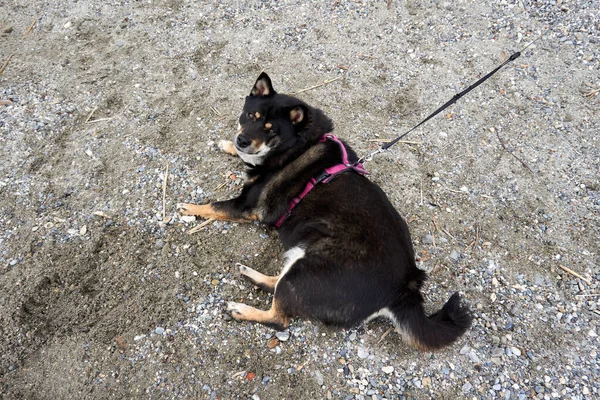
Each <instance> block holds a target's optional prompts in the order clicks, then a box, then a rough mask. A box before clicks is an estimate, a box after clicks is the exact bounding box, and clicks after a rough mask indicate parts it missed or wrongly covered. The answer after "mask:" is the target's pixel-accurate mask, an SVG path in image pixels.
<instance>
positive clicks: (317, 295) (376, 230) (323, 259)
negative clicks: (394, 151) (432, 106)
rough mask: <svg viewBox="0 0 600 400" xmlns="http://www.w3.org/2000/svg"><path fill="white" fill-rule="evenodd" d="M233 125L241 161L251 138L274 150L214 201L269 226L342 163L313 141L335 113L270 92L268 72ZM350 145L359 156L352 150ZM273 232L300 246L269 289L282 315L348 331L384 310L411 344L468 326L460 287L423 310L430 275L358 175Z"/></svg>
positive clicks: (334, 185) (382, 200) (306, 204)
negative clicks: (237, 190) (228, 196)
mask: <svg viewBox="0 0 600 400" xmlns="http://www.w3.org/2000/svg"><path fill="white" fill-rule="evenodd" d="M239 122H240V125H241V127H242V131H241V133H239V135H238V137H236V147H237V145H238V144H240V145H241V146H242V148H238V154H239V153H240V152H241V153H242V154H240V156H241V157H242V159H244V155H245V154H244V151H245V148H244V146H245V145H247V144H248V143H254V144H256V146H255V147H256V148H258V147H259V145H260V144H261V143H262V144H264V145H265V146H266V147H267V148H270V150H269V151H268V153H267V154H266V155H265V156H264V157H263V158H262V159H260V161H259V162H254V163H248V171H247V173H248V183H247V184H246V185H245V186H244V188H243V190H242V193H241V195H240V196H239V197H237V198H235V199H232V200H228V201H224V202H218V203H214V204H213V206H214V208H215V209H217V210H223V211H225V212H227V213H228V214H229V215H231V216H234V217H235V216H242V215H244V213H246V214H247V213H257V214H258V216H259V218H258V219H259V220H261V221H263V222H264V223H266V224H269V225H274V224H275V222H276V221H277V220H278V219H279V218H280V217H281V215H283V214H284V213H285V212H286V210H287V208H288V205H289V203H290V200H291V199H292V198H294V197H296V196H297V195H298V194H299V193H300V192H301V191H302V190H303V189H304V187H305V185H306V183H307V182H308V180H309V179H310V178H311V177H314V176H317V175H318V174H319V173H320V172H322V171H323V170H324V169H325V168H327V167H330V166H333V165H335V164H339V163H340V162H341V150H340V148H339V146H338V145H337V144H336V143H334V142H331V141H326V142H319V138H321V136H322V135H323V134H326V133H330V132H332V130H333V124H332V122H331V120H330V119H329V118H328V117H327V116H326V115H325V114H324V113H323V112H322V111H321V110H319V109H317V108H314V107H311V106H309V105H308V104H306V103H304V102H303V101H301V100H298V99H296V98H294V97H291V96H286V95H281V94H278V93H276V92H275V90H274V89H273V87H272V84H271V80H270V79H269V77H268V76H267V75H266V74H264V73H263V74H261V76H259V78H258V80H257V83H256V84H255V87H254V88H253V89H252V91H251V94H250V96H248V97H247V98H246V102H245V105H244V110H243V112H242V114H241V116H240V119H239ZM346 148H347V150H348V154H349V159H350V160H351V161H356V160H357V156H356V153H355V152H354V151H353V150H352V149H351V148H350V146H348V145H346ZM248 149H249V150H248V151H254V150H256V149H255V148H250V147H248ZM248 159H249V158H246V160H248ZM279 235H280V238H281V241H282V242H283V246H284V248H285V249H286V250H288V249H291V248H293V247H296V246H300V247H301V248H303V249H304V252H305V254H304V257H302V258H300V259H299V260H298V261H296V262H295V263H294V264H293V266H292V267H291V268H290V269H289V271H288V272H287V273H286V274H284V275H283V276H282V277H281V279H280V280H279V282H278V284H277V287H276V290H275V295H274V301H276V302H277V303H278V305H279V307H280V309H281V310H282V311H283V312H284V313H285V315H287V316H300V317H304V318H310V319H315V320H319V321H321V322H323V323H325V324H329V325H335V326H340V327H345V328H348V327H352V326H355V325H358V324H360V323H361V322H363V321H364V320H365V319H367V318H368V317H369V316H371V315H373V314H375V313H377V312H379V311H381V310H382V309H387V310H389V312H390V313H391V314H392V315H393V319H394V320H395V322H396V323H397V325H398V326H399V328H400V330H401V331H402V332H403V333H404V334H405V335H407V336H408V339H409V340H410V341H412V342H413V344H415V345H416V347H419V348H422V349H431V350H432V349H438V348H440V347H443V346H445V345H448V344H450V343H452V342H454V341H455V340H456V339H457V338H458V337H459V336H460V335H462V334H463V333H464V332H465V331H466V330H467V329H468V328H469V326H470V324H471V316H470V314H469V310H468V307H466V306H461V305H460V297H459V295H458V293H455V294H454V295H453V296H452V297H451V298H450V300H449V301H448V302H447V303H446V305H444V307H443V308H442V309H441V310H439V311H438V312H436V313H435V314H433V315H431V316H429V317H427V316H426V315H425V313H424V311H423V306H422V304H423V298H422V296H421V294H420V293H419V289H420V287H421V285H422V283H423V281H424V280H425V279H426V275H425V273H424V272H423V271H421V270H419V269H418V268H417V267H416V264H415V255H414V250H413V247H412V242H411V238H410V233H409V230H408V226H407V224H406V222H405V221H404V220H403V219H402V217H401V216H400V214H399V213H398V212H397V211H396V210H395V209H394V207H393V206H392V204H391V203H390V201H389V200H388V198H387V197H386V195H385V193H383V191H382V190H381V189H380V188H379V187H378V186H377V185H376V184H374V183H373V182H371V181H370V180H369V179H368V178H366V177H364V176H361V175H359V174H357V173H354V172H346V173H342V174H340V175H338V176H337V177H335V178H334V179H332V180H331V181H330V182H328V183H322V184H318V185H317V186H316V187H315V188H314V189H313V190H312V191H311V192H310V193H309V194H308V195H307V196H306V197H305V198H304V199H303V200H302V201H301V202H300V204H299V205H298V206H297V207H295V208H294V209H293V211H292V213H291V216H290V217H289V218H288V219H287V220H286V221H285V222H284V224H283V225H282V226H281V228H280V229H279Z"/></svg>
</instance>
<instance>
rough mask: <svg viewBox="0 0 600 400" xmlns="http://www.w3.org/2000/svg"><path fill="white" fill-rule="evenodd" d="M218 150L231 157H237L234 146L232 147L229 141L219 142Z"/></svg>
mask: <svg viewBox="0 0 600 400" xmlns="http://www.w3.org/2000/svg"><path fill="white" fill-rule="evenodd" d="M219 149H220V150H221V151H222V152H223V153H225V154H229V155H232V156H237V155H238V153H237V150H236V149H235V146H234V145H233V142H232V141H231V140H221V141H219Z"/></svg>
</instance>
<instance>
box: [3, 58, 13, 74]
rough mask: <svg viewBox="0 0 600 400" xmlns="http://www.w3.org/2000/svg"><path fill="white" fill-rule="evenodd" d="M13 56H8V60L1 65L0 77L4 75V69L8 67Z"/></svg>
mask: <svg viewBox="0 0 600 400" xmlns="http://www.w3.org/2000/svg"><path fill="white" fill-rule="evenodd" d="M13 56H14V54H11V55H10V56H8V58H7V59H6V61H4V64H2V68H0V75H2V74H3V73H4V70H5V69H6V67H8V63H9V62H10V59H11V58H12V57H13Z"/></svg>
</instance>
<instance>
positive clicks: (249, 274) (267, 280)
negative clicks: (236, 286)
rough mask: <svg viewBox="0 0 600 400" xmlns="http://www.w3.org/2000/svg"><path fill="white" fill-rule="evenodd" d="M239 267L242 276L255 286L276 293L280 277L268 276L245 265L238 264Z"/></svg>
mask: <svg viewBox="0 0 600 400" xmlns="http://www.w3.org/2000/svg"><path fill="white" fill-rule="evenodd" d="M237 266H238V269H239V271H240V274H242V275H244V276H245V277H246V278H247V279H248V280H249V281H250V282H252V283H253V284H254V285H256V286H258V287H259V288H261V289H262V290H264V291H265V292H269V293H273V292H274V291H275V285H277V281H278V280H279V275H277V276H267V275H263V274H261V273H260V272H258V271H255V270H253V269H252V268H250V267H247V266H245V265H242V264H239V263H238V264H237Z"/></svg>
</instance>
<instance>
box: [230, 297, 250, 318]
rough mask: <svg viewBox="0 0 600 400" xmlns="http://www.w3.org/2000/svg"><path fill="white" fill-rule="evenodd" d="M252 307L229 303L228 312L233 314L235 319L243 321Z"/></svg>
mask: <svg viewBox="0 0 600 400" xmlns="http://www.w3.org/2000/svg"><path fill="white" fill-rule="evenodd" d="M251 309H252V307H250V306H247V305H245V304H243V303H236V302H233V301H228V302H227V311H229V312H230V313H231V316H232V317H233V318H235V319H238V320H243V319H245V318H244V317H245V315H246V314H247V313H248V311H249V310H251Z"/></svg>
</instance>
